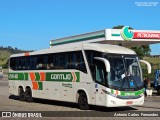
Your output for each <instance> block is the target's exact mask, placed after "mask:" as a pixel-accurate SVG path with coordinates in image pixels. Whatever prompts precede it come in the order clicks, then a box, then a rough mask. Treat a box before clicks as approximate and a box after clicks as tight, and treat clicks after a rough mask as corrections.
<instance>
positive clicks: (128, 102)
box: [106, 95, 144, 107]
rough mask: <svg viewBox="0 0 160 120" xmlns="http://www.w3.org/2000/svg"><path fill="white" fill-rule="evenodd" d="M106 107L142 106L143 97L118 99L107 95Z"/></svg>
mask: <svg viewBox="0 0 160 120" xmlns="http://www.w3.org/2000/svg"><path fill="white" fill-rule="evenodd" d="M106 97H107V99H106V100H107V101H106V107H120V106H134V105H143V103H144V95H142V96H141V97H140V98H137V99H120V98H117V97H114V96H111V95H107V96H106Z"/></svg>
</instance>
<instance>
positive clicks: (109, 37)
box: [50, 26, 160, 47]
mask: <svg viewBox="0 0 160 120" xmlns="http://www.w3.org/2000/svg"><path fill="white" fill-rule="evenodd" d="M75 42H76V43H80V42H83V43H95V42H96V43H103V44H112V45H121V46H124V47H135V46H142V45H149V44H155V43H160V31H156V30H129V27H128V26H125V27H124V28H122V29H105V30H100V31H96V32H91V33H86V34H81V35H75V36H71V37H66V38H61V39H56V40H51V41H50V47H54V46H57V45H62V44H70V43H75Z"/></svg>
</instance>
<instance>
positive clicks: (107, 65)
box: [94, 57, 111, 72]
mask: <svg viewBox="0 0 160 120" xmlns="http://www.w3.org/2000/svg"><path fill="white" fill-rule="evenodd" d="M94 59H96V60H99V61H102V62H104V64H105V68H106V72H110V69H111V66H110V63H109V61H108V60H107V59H105V58H101V57H94Z"/></svg>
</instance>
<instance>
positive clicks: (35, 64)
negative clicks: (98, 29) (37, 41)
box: [10, 51, 87, 73]
mask: <svg viewBox="0 0 160 120" xmlns="http://www.w3.org/2000/svg"><path fill="white" fill-rule="evenodd" d="M10 68H11V69H12V70H51V69H77V70H80V71H82V72H85V73H86V72H87V70H86V66H85V62H84V58H83V54H82V51H73V52H63V53H52V54H44V55H33V56H23V57H14V58H10Z"/></svg>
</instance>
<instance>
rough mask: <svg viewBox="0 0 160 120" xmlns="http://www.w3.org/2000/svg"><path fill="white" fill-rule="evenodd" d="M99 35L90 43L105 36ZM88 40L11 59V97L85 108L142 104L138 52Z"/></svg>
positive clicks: (18, 55)
mask: <svg viewBox="0 0 160 120" xmlns="http://www.w3.org/2000/svg"><path fill="white" fill-rule="evenodd" d="M94 34H95V33H94ZM97 36H98V35H97V34H96V36H93V35H92V36H91V38H89V37H86V39H88V40H91V39H92V41H93V39H96V40H97V39H101V38H102V37H104V36H102V35H101V36H100V35H99V38H98V37H97ZM78 37H79V36H78ZM83 39H85V38H80V39H78V41H76V42H70V43H69V42H67V43H64V42H63V44H57V45H56V44H55V45H53V46H52V47H50V48H49V49H44V50H39V51H35V52H30V53H24V54H15V55H11V57H10V65H9V93H11V94H13V95H18V96H19V97H20V100H22V101H28V102H31V101H32V100H33V98H42V99H50V100H57V101H67V102H75V103H78V105H79V108H80V109H89V105H98V106H106V107H118V106H131V105H142V104H143V103H144V94H143V93H144V89H143V77H142V71H141V67H140V63H139V58H138V57H137V55H136V53H135V52H134V51H132V50H130V49H128V48H125V47H122V46H118V45H110V44H104V43H92V42H88V43H87V42H83V41H81V40H83ZM143 62H144V61H143Z"/></svg>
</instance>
